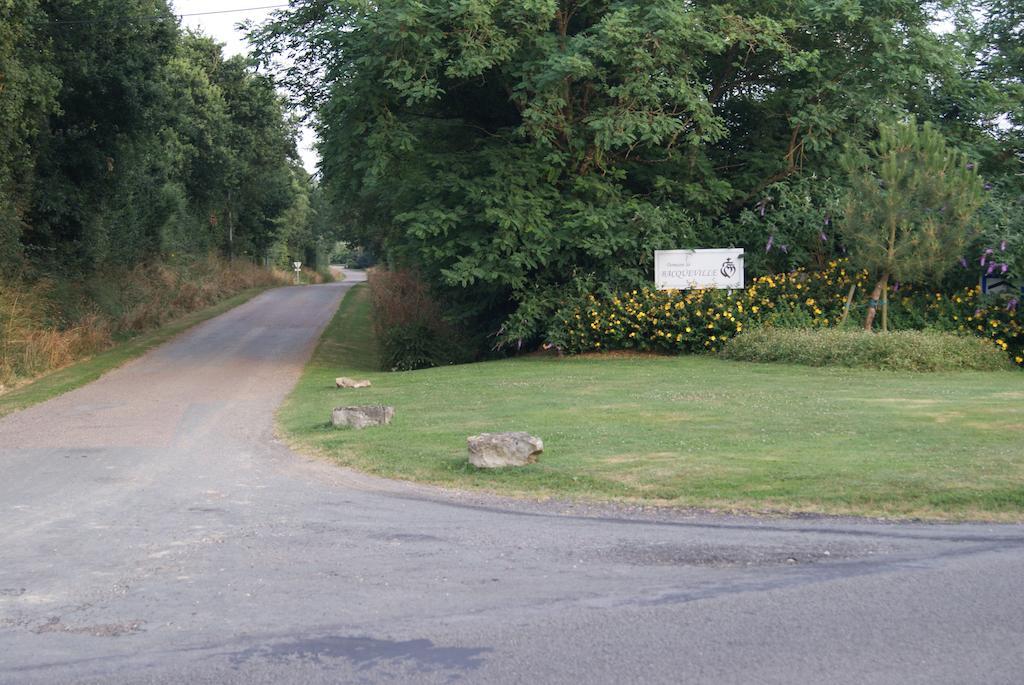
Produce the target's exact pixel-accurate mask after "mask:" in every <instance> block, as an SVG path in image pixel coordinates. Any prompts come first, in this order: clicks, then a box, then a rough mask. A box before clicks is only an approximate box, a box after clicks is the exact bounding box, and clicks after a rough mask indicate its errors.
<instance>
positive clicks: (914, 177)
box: [844, 118, 984, 330]
mask: <svg viewBox="0 0 1024 685" xmlns="http://www.w3.org/2000/svg"><path fill="white" fill-rule="evenodd" d="M844 165H845V167H846V171H847V173H849V175H850V192H849V194H848V196H847V201H846V213H845V219H844V236H845V239H846V243H847V246H848V249H849V251H850V257H851V260H852V262H853V265H854V266H855V267H857V268H859V269H867V270H868V272H870V274H871V275H872V277H873V278H874V279H876V284H875V288H874V291H873V292H872V294H871V302H870V303H869V307H868V312H867V317H866V318H865V321H864V328H865V329H866V330H871V328H872V326H873V325H874V320H875V316H876V312H877V307H878V305H879V303H880V302H884V301H883V298H885V297H886V294H885V293H886V292H887V290H888V287H889V283H890V281H894V282H897V283H899V282H914V283H921V284H923V283H935V282H937V281H938V280H939V279H941V278H942V277H943V276H944V275H945V274H946V273H947V272H948V271H949V270H950V268H952V267H953V266H954V265H956V263H957V261H958V259H959V258H961V257H962V256H963V254H964V251H965V249H966V247H967V244H968V243H969V242H970V241H971V239H972V238H973V237H974V236H975V235H976V234H977V223H976V221H975V215H976V212H977V210H978V208H979V207H980V206H981V205H982V203H983V201H984V184H983V181H982V179H981V177H980V176H979V175H978V170H977V166H976V165H975V164H971V163H969V162H968V161H967V159H966V158H965V156H964V155H963V154H962V153H960V152H959V151H957V150H955V149H953V148H950V147H949V146H947V145H946V141H945V139H944V138H943V136H942V134H941V133H939V131H938V130H936V129H935V127H934V126H932V125H931V124H930V123H925V124H924V126H923V127H919V126H918V124H917V121H916V120H914V119H913V118H911V119H910V120H909V121H908V122H906V123H903V124H897V125H892V126H882V127H881V130H880V135H879V137H878V139H877V140H876V141H875V142H873V143H872V144H871V145H870V146H869V150H868V154H864V153H863V152H860V151H853V152H850V153H848V154H847V156H846V158H845V160H844ZM886 318H887V317H885V316H883V330H888V321H887V320H886Z"/></svg>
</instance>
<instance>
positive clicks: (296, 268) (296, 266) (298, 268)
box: [292, 262, 302, 272]
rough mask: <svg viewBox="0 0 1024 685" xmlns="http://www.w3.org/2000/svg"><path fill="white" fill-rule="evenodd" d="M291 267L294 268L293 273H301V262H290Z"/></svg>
mask: <svg viewBox="0 0 1024 685" xmlns="http://www.w3.org/2000/svg"><path fill="white" fill-rule="evenodd" d="M292 266H294V267H295V271H296V272H299V271H302V262H292Z"/></svg>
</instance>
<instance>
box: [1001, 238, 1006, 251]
mask: <svg viewBox="0 0 1024 685" xmlns="http://www.w3.org/2000/svg"><path fill="white" fill-rule="evenodd" d="M999 251H1000V252H1006V241H1005V240H1004V241H1003V242H1001V243H999Z"/></svg>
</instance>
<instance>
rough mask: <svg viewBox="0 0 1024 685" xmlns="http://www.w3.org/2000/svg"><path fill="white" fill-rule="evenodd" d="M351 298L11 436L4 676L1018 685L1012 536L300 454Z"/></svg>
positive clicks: (3, 485)
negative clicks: (292, 395) (320, 346)
mask: <svg viewBox="0 0 1024 685" xmlns="http://www.w3.org/2000/svg"><path fill="white" fill-rule="evenodd" d="M346 287H347V285H328V286H318V287H303V288H284V289H279V290H274V291H270V292H267V293H265V294H263V295H261V296H260V297H258V298H256V299H254V300H252V301H250V302H249V303H248V304H245V305H243V306H242V307H239V308H238V309H236V310H234V311H231V312H229V313H227V314H225V315H223V316H221V317H219V318H217V319H214V320H212V321H209V322H207V323H205V324H203V325H201V326H199V327H198V328H196V329H194V330H193V331H191V332H189V333H188V334H186V335H184V336H182V337H180V338H178V339H176V340H175V341H173V342H171V343H170V344H168V345H166V346H164V347H162V348H160V349H158V350H156V351H154V352H152V353H150V354H148V355H147V356H145V357H143V358H141V359H139V360H136V361H135V362H132V363H131V364H128V365H127V366H125V367H124V368H122V369H120V370H118V371H116V372H114V373H111V374H109V375H108V376H106V377H104V378H102V379H101V380H99V381H98V382H96V383H93V384H92V385H89V386H87V387H85V388H82V389H80V390H77V391H75V392H72V393H69V394H67V395H65V396H63V397H60V398H58V399H55V400H53V401H50V402H48V403H46V404H43V405H40V406H37V407H35V408H33V409H30V410H27V411H23V412H20V413H17V414H14V415H11V416H9V417H7V418H6V419H3V420H0V513H2V517H3V518H2V530H0V682H2V683H48V684H49V683H63V682H74V683H344V682H358V683H362V682H365V683H374V682H417V683H433V682H438V683H453V682H469V683H475V682H481V683H491V682H494V683H558V682H566V683H568V682H586V683H627V682H651V683H800V682H809V683H826V682H827V683H858V684H861V683H901V684H902V683H929V684H934V683H1013V684H1019V683H1024V528H1022V527H1020V526H995V525H963V526H938V525H892V524H881V523H870V522H863V521H850V520H828V519H816V518H803V519H788V520H780V519H753V518H751V519H745V518H727V517H714V516H708V515H687V514H685V513H677V514H671V515H670V514H666V513H652V512H649V511H642V510H628V509H616V508H613V507H606V508H602V507H585V506H579V505H577V506H572V505H558V504H529V503H514V502H509V501H505V500H498V499H493V500H492V499H487V498H481V497H471V496H467V495H459V494H458V493H443V492H440V491H435V490H432V489H428V488H423V487H418V486H410V485H401V484H395V483H390V482H387V481H380V480H376V479H372V478H367V477H361V476H358V475H356V474H353V473H350V472H347V471H345V470H342V469H339V468H337V467H334V466H332V465H330V464H328V463H325V462H322V461H319V460H316V459H311V458H305V457H301V456H298V455H296V454H294V453H292V452H290V451H289V450H288V449H287V448H286V447H284V446H283V445H282V444H280V443H279V442H277V441H275V439H274V437H273V428H272V425H273V413H274V410H275V408H276V407H277V406H278V404H279V403H280V402H281V400H282V398H283V397H284V396H285V394H286V393H287V392H288V390H289V389H290V387H291V386H292V384H293V383H294V382H295V380H296V378H297V377H298V374H299V372H300V370H301V368H302V364H303V363H304V361H305V360H306V359H307V357H308V355H309V354H310V352H311V350H312V347H313V345H314V343H315V340H316V338H317V336H318V334H319V333H320V331H321V329H322V327H323V326H324V325H325V324H326V322H327V321H328V319H329V318H330V316H331V314H332V312H333V311H334V309H335V307H336V305H337V303H338V301H339V298H340V297H341V295H342V293H343V292H344V290H345V288H346ZM438 401H444V398H443V397H439V398H438Z"/></svg>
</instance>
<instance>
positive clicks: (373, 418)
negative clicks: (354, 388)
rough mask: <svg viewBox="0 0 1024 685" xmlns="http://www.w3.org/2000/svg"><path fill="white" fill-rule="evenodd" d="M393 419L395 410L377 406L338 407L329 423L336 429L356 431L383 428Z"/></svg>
mask: <svg viewBox="0 0 1024 685" xmlns="http://www.w3.org/2000/svg"><path fill="white" fill-rule="evenodd" d="M393 418H395V408H394V407H386V406H383V405H379V404H371V405H367V406H362V407H338V408H337V409H335V410H334V412H333V413H332V414H331V423H332V424H334V426H335V427H336V428H355V429H357V430H360V429H363V428H370V427H371V426H384V425H387V424H389V423H391V419H393Z"/></svg>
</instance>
